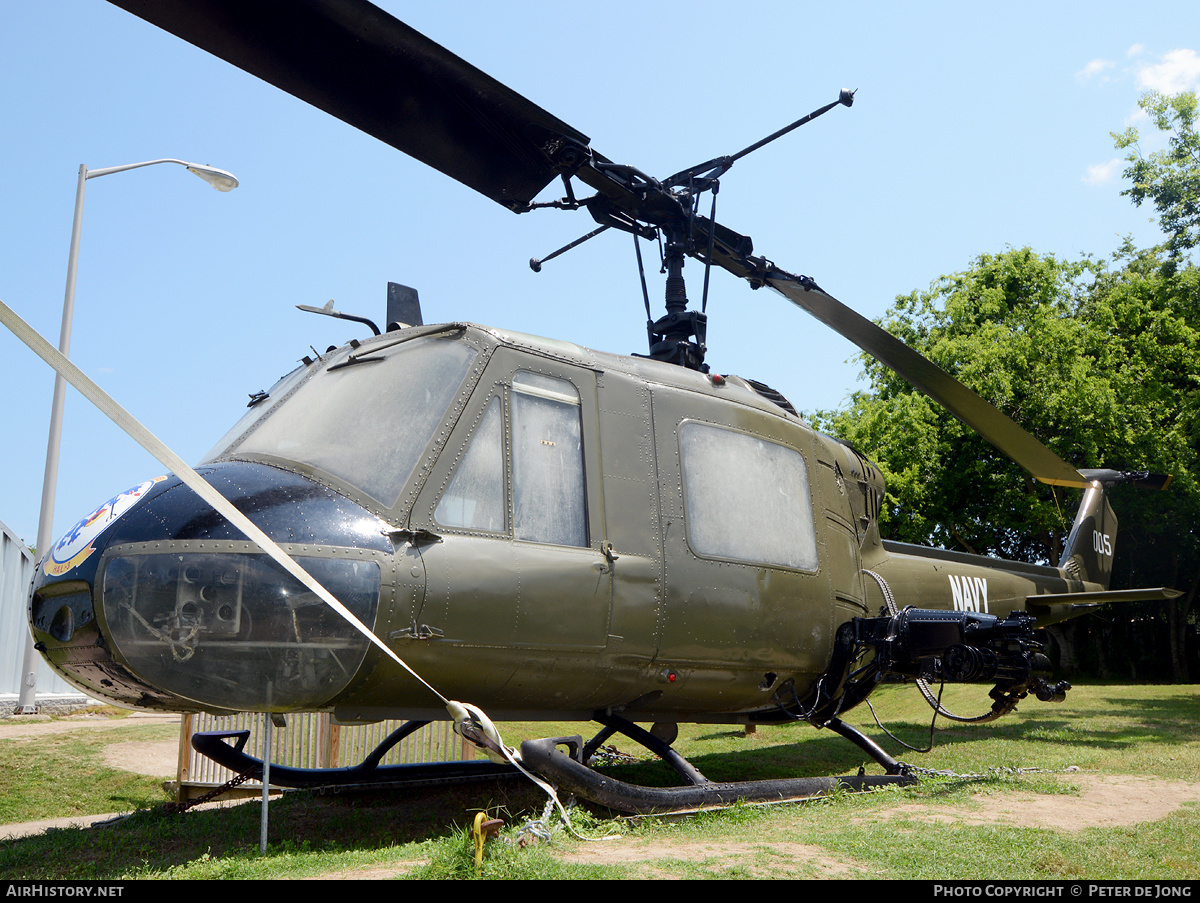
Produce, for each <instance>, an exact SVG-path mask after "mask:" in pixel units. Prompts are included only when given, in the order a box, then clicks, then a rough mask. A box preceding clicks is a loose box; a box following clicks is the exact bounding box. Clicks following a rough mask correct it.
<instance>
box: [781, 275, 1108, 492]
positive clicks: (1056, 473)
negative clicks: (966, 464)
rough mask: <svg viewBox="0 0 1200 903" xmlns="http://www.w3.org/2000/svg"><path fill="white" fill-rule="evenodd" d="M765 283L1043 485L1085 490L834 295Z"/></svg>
mask: <svg viewBox="0 0 1200 903" xmlns="http://www.w3.org/2000/svg"><path fill="white" fill-rule="evenodd" d="M765 281H766V283H767V284H768V285H770V286H771V287H772V288H774V289H775V290H776V291H778V292H779V293H780V294H782V295H783V296H784V297H785V298H787V299H788V300H789V301H791V302H792V303H793V304H795V305H796V306H797V307H800V308H803V309H804V310H806V311H808V312H809V313H810V314H812V315H813V316H814V317H816V318H817V319H818V320H820V321H821V322H822V323H824V324H825V325H827V326H829V327H830V328H832V329H833V330H834V332H836V333H838V334H839V335H842V336H844V337H845V338H847V339H849V340H850V341H851V342H853V343H854V344H855V345H857V346H858V347H859V348H861V349H862V350H863V351H865V352H867V353H868V354H870V355H871V356H872V357H874V358H876V359H877V360H879V361H880V362H882V363H884V364H886V365H887V366H888V367H890V368H892V370H894V371H896V373H898V374H899V375H900V376H902V377H903V378H904V379H906V380H907V381H908V382H909V383H911V384H912V385H913V386H915V387H916V388H918V389H920V390H921V391H922V392H924V393H925V394H926V395H928V396H929V397H930V398H932V399H933V400H934V401H936V402H937V403H938V404H940V405H941V406H942V407H944V408H945V409H946V410H947V411H949V412H950V413H951V414H953V415H954V416H955V417H957V418H958V419H959V420H961V421H962V422H963V423H964V424H966V425H967V426H969V427H970V428H971V429H973V430H974V431H975V432H977V433H979V435H981V436H983V438H984V439H986V440H987V441H988V442H990V443H992V445H994V446H995V447H996V448H998V449H999V450H1000V451H1002V452H1004V454H1006V455H1008V456H1009V457H1010V458H1012V459H1013V460H1014V461H1016V462H1017V463H1018V464H1020V465H1021V466H1022V467H1024V468H1025V469H1026V470H1028V471H1029V472H1030V473H1031V474H1033V476H1034V477H1035V478H1037V479H1038V480H1040V481H1041V482H1043V483H1049V484H1050V485H1052V486H1074V487H1078V488H1083V489H1086V488H1087V487H1088V486H1090V485H1091V484H1090V482H1089V481H1088V479H1087V477H1085V476H1084V475H1083V474H1081V473H1080V472H1079V471H1078V470H1076V469H1075V468H1074V467H1072V466H1071V465H1070V464H1068V463H1067V462H1066V461H1064V460H1063V459H1062V458H1060V457H1059V456H1058V455H1056V454H1055V453H1054V452H1052V451H1051V450H1050V449H1049V448H1047V447H1046V446H1045V445H1043V444H1042V443H1041V442H1040V441H1038V440H1037V439H1036V438H1034V437H1033V436H1031V435H1030V434H1029V433H1027V432H1026V431H1025V430H1024V429H1022V428H1021V427H1020V426H1018V425H1017V424H1016V423H1015V422H1014V421H1013V420H1012V419H1011V418H1010V417H1008V416H1007V415H1006V414H1004V413H1002V412H1001V411H999V410H998V409H997V408H996V407H995V406H994V405H992V404H990V403H988V402H987V401H984V399H982V398H980V397H979V396H978V395H977V394H976V393H975V392H973V391H971V390H970V389H968V388H967V387H966V386H964V385H963V384H962V383H961V382H959V381H958V380H957V379H955V378H954V377H953V376H951V375H950V374H949V373H947V372H946V371H945V370H943V369H942V368H941V367H939V366H938V365H937V364H935V363H933V361H931V360H929V359H928V358H926V357H924V356H923V355H921V354H919V353H918V352H916V351H913V350H912V349H911V348H909V347H908V346H907V345H905V344H904V343H903V342H901V341H900V340H899V339H897V338H896V337H895V336H893V335H892V334H891V333H889V332H887V331H886V330H884V329H881V328H880V327H879V326H877V325H875V324H874V323H872V322H871V321H870V320H868V319H867V318H866V317H864V316H862V315H861V314H858V313H855V312H854V311H853V310H851V309H850V308H849V307H847V306H846V305H845V304H843V303H842V302H841V301H838V300H837V299H836V298H834V297H833V296H832V295H827V294H826V293H825V292H823V291H822V290H821V289H819V288H817V287H816V286H815V285H810V287H805V285H804V284H802V283H801V282H800V281H799V280H798V279H797V278H796V277H794V276H791V275H790V274H784V273H782V271H779V270H775V271H774V273H772V274H768V275H767V276H766V279H765Z"/></svg>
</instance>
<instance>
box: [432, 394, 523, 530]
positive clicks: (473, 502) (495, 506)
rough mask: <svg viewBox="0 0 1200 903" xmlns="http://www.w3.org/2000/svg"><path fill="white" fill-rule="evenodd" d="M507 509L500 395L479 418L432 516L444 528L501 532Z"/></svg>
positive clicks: (504, 526)
mask: <svg viewBox="0 0 1200 903" xmlns="http://www.w3.org/2000/svg"><path fill="white" fill-rule="evenodd" d="M507 508H508V494H507V492H505V479H504V417H503V415H502V411H501V404H500V397H499V396H495V397H493V398H492V400H491V403H490V404H489V405H488V408H487V412H486V413H485V414H484V415H483V418H482V419H481V420H480V421H479V426H478V427H477V428H476V430H475V434H474V435H473V436H472V437H471V443H470V445H469V446H468V447H467V450H466V452H465V454H464V455H463V457H462V460H461V461H460V462H459V464H458V469H457V470H456V471H455V472H454V478H453V479H451V480H450V485H449V486H447V487H446V491H445V493H444V494H443V495H442V500H441V501H440V502H439V503H438V506H437V510H436V511H435V512H434V515H433V517H434V520H435V521H437V522H438V523H439V524H441V525H442V526H444V527H460V528H462V529H466V530H481V531H483V532H485V533H503V532H504V531H505V529H506V527H507V524H506V523H505V522H506V520H507V518H506V516H505V515H506V509H507Z"/></svg>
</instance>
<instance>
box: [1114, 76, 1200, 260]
mask: <svg viewBox="0 0 1200 903" xmlns="http://www.w3.org/2000/svg"><path fill="white" fill-rule="evenodd" d="M1138 105H1139V106H1140V107H1141V108H1142V109H1143V110H1145V111H1146V113H1147V114H1148V115H1149V116H1150V118H1151V120H1152V121H1153V122H1154V125H1155V127H1156V128H1158V129H1159V130H1160V131H1162V132H1166V133H1168V134H1169V135H1170V138H1169V139H1168V146H1167V148H1166V150H1162V151H1158V152H1156V153H1152V154H1150V155H1149V156H1143V155H1142V152H1141V149H1140V147H1139V146H1138V142H1139V135H1138V130H1137V129H1135V128H1129V129H1126V130H1125V131H1124V132H1113V133H1112V136H1113V139H1114V140H1115V141H1116V144H1117V148H1118V149H1120V150H1128V151H1129V154H1128V156H1126V158H1125V159H1126V161H1128V163H1129V167H1128V168H1127V169H1126V170H1125V178H1127V179H1129V181H1130V183H1131V184H1130V187H1129V188H1127V189H1126V190H1125V191H1123V192H1121V193H1122V194H1123V195H1126V196H1128V197H1129V198H1131V199H1132V200H1133V203H1134V204H1136V205H1138V206H1139V207H1140V206H1141V205H1142V202H1143V201H1146V200H1149V201H1151V202H1153V204H1154V207H1155V209H1156V210H1157V211H1158V216H1159V224H1160V225H1161V227H1162V230H1163V232H1165V233H1166V235H1167V240H1166V247H1167V250H1168V251H1169V253H1170V254H1171V256H1172V257H1173V258H1176V257H1179V256H1180V255H1181V254H1182V253H1183V252H1184V251H1187V250H1188V249H1190V248H1194V247H1195V246H1196V245H1197V244H1200V135H1198V134H1197V133H1196V114H1197V107H1198V102H1197V96H1196V93H1195V92H1184V93H1182V94H1175V95H1172V96H1167V95H1164V94H1159V93H1158V92H1157V91H1151V92H1149V93H1147V94H1145V95H1143V96H1142V98H1141V100H1140V101H1138Z"/></svg>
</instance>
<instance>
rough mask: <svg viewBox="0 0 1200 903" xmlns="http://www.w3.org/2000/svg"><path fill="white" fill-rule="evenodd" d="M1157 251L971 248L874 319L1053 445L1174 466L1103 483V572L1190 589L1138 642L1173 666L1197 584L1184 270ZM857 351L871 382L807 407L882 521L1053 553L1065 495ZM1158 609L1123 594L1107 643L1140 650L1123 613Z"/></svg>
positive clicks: (1034, 553) (1118, 464) (903, 531)
mask: <svg viewBox="0 0 1200 903" xmlns="http://www.w3.org/2000/svg"><path fill="white" fill-rule="evenodd" d="M1165 262H1166V258H1165V257H1164V256H1163V255H1162V253H1161V252H1159V251H1156V250H1153V251H1147V252H1137V251H1135V250H1133V249H1132V248H1130V247H1126V248H1123V249H1122V251H1121V252H1119V253H1118V254H1117V255H1116V256H1115V257H1114V259H1113V261H1112V263H1111V265H1105V264H1102V263H1100V262H1097V261H1093V260H1090V259H1086V258H1085V259H1083V260H1079V261H1073V262H1069V261H1061V260H1058V259H1057V258H1055V257H1053V256H1051V255H1038V254H1036V253H1034V252H1033V251H1031V250H1029V249H1028V248H1025V249H1021V250H1010V251H1007V252H1005V253H1003V254H998V255H990V254H985V255H982V256H981V257H979V258H977V259H976V260H975V261H974V262H973V265H972V267H971V268H970V269H968V270H967V271H965V272H962V273H956V274H954V275H951V276H945V277H942V278H941V279H939V280H938V281H937V282H935V283H934V284H933V285H932V286H931V288H930V290H929V291H927V292H914V293H912V294H910V295H906V296H902V297H900V298H898V299H897V301H896V304H895V306H894V307H893V308H892V309H891V310H890V311H889V312H888V314H887V315H886V317H885V319H884V321H883V322H882V325H883V326H884V327H885V328H887V329H888V330H889V331H891V332H892V333H893V334H895V335H896V336H897V337H899V338H901V339H902V340H904V341H905V342H906V343H908V344H909V345H910V346H911V347H913V348H914V349H916V350H917V351H919V352H921V353H922V354H924V355H925V356H926V357H928V358H930V359H931V360H933V361H934V362H935V363H937V364H938V365H939V366H941V367H942V368H943V369H945V370H947V371H948V372H950V373H952V374H954V375H955V376H957V377H958V378H959V379H960V380H961V381H962V382H964V383H965V384H967V385H968V386H970V387H971V388H972V389H974V390H975V391H976V392H978V393H979V394H980V395H982V396H983V397H984V398H986V399H988V400H989V401H990V402H992V403H993V404H994V405H996V406H997V407H998V408H1000V409H1001V410H1002V411H1004V412H1005V413H1006V414H1008V415H1009V416H1010V417H1012V418H1013V419H1014V420H1016V421H1017V422H1018V423H1020V424H1021V425H1022V426H1024V427H1025V428H1026V429H1028V430H1029V431H1030V432H1031V433H1033V434H1034V435H1035V436H1037V437H1038V438H1040V439H1041V440H1042V441H1043V442H1045V443H1046V444H1047V445H1049V446H1050V447H1051V448H1052V449H1053V450H1054V451H1055V452H1056V453H1057V454H1058V455H1059V456H1060V457H1062V458H1063V459H1064V460H1066V461H1069V462H1072V463H1074V464H1076V465H1077V466H1080V467H1099V466H1106V467H1115V468H1120V469H1126V470H1150V471H1156V472H1167V473H1171V474H1173V475H1174V476H1175V484H1174V485H1173V486H1172V487H1171V489H1170V490H1169V491H1168V492H1166V493H1149V492H1145V491H1138V490H1133V489H1129V490H1125V489H1118V490H1116V491H1114V493H1113V496H1114V498H1113V504H1114V508H1115V509H1116V511H1117V515H1118V518H1119V519H1120V526H1121V530H1120V532H1119V534H1118V538H1117V551H1118V559H1117V565H1116V568H1115V570H1114V576H1113V587H1114V588H1120V587H1123V586H1132V585H1139V586H1153V585H1172V586H1178V587H1179V588H1181V589H1185V590H1188V591H1189V593H1188V595H1187V596H1185V597H1184V599H1182V600H1180V601H1179V602H1177V603H1174V604H1173V605H1172V606H1171V607H1170V608H1169V611H1168V614H1169V615H1170V617H1169V622H1170V634H1169V637H1164V639H1163V641H1162V642H1163V648H1161V649H1159V650H1158V651H1157V652H1154V651H1150V652H1147V653H1145V654H1144V655H1143V658H1145V659H1148V660H1150V661H1153V659H1154V658H1155V655H1157V656H1158V658H1159V660H1168V658H1169V660H1170V662H1171V663H1172V673H1174V675H1175V676H1176V677H1177V678H1182V677H1184V676H1185V675H1186V673H1187V664H1186V655H1185V644H1186V636H1187V629H1188V628H1187V624H1188V616H1189V612H1191V611H1193V610H1194V608H1193V605H1194V602H1193V600H1194V599H1195V595H1196V591H1197V585H1198V582H1200V537H1198V535H1197V527H1196V525H1197V524H1200V486H1198V478H1200V471H1198V469H1197V455H1198V452H1200V410H1198V408H1200V402H1198V398H1200V393H1198V392H1197V389H1198V388H1200V387H1198V386H1197V375H1196V374H1198V373H1200V319H1198V317H1197V315H1196V311H1197V309H1198V307H1197V305H1196V303H1195V301H1196V298H1197V297H1198V296H1197V291H1198V290H1200V277H1198V272H1197V270H1196V269H1195V268H1194V267H1184V268H1182V269H1179V268H1177V267H1165V266H1164V263H1165ZM863 363H864V368H865V370H866V374H867V376H868V378H869V380H870V383H871V388H870V390H869V391H866V392H861V393H858V394H857V395H855V396H854V397H853V398H852V400H851V403H850V405H849V406H848V407H847V408H845V409H843V410H841V411H837V412H833V413H824V414H819V415H817V417H816V419H817V422H818V425H819V426H820V427H821V428H824V429H827V430H828V431H830V432H832V433H833V434H834V435H837V436H839V437H841V438H844V439H846V440H848V441H850V442H851V443H852V444H854V445H855V446H856V447H858V448H859V449H860V450H862V451H863V452H864V453H865V454H867V455H868V456H869V457H871V458H872V459H873V460H875V462H876V463H877V464H879V466H880V467H881V468H882V469H883V471H884V474H885V476H886V477H887V480H888V490H887V497H886V501H885V505H884V508H883V511H882V513H881V517H880V520H881V524H880V526H881V531H882V532H883V534H884V536H885V537H887V538H890V539H897V540H902V541H907V542H918V543H924V544H931V545H936V546H941V547H943V548H951V549H961V550H964V551H969V552H974V553H979V554H994V555H999V556H1001V557H1004V558H1012V559H1017V560H1024V561H1032V562H1049V563H1056V562H1057V561H1058V557H1059V555H1060V553H1061V548H1062V543H1063V540H1064V538H1065V534H1066V531H1067V530H1068V529H1069V527H1070V521H1071V515H1072V514H1073V509H1074V507H1075V502H1076V500H1077V498H1078V495H1077V493H1070V492H1067V493H1064V492H1063V491H1062V490H1057V491H1056V490H1054V489H1052V488H1050V487H1047V486H1044V485H1042V484H1040V483H1037V482H1035V481H1034V480H1033V479H1032V478H1031V477H1030V476H1029V475H1028V474H1027V473H1025V471H1023V470H1021V469H1020V468H1019V467H1017V465H1015V464H1014V463H1013V462H1011V461H1010V460H1008V459H1007V458H1006V457H1004V456H1003V455H1002V454H1000V453H999V452H997V451H995V450H994V449H993V448H992V447H991V446H990V445H988V444H987V443H986V442H985V441H984V440H983V439H981V438H980V437H978V436H977V435H975V434H974V433H973V432H972V431H971V430H969V429H968V428H967V427H965V426H963V425H962V424H960V423H959V422H958V421H957V420H955V419H954V418H953V417H951V416H950V415H949V414H947V413H946V412H945V411H943V410H941V409H940V408H938V406H937V405H935V404H934V403H933V402H932V401H929V400H928V399H926V398H925V397H924V396H923V395H920V394H919V393H918V392H916V390H914V389H912V388H911V387H910V386H909V385H908V384H907V383H906V382H904V381H903V380H901V379H900V378H899V377H897V376H896V375H895V374H893V373H892V372H891V371H890V370H887V369H886V368H884V367H883V366H882V365H880V364H879V363H878V362H876V361H874V360H871V359H865V360H864V362H863ZM1161 611H1162V606H1158V607H1157V608H1153V607H1146V608H1145V609H1144V610H1132V611H1130V610H1127V611H1126V614H1132V615H1133V616H1134V618H1133V619H1132V620H1129V622H1128V623H1123V624H1120V625H1118V624H1117V622H1114V623H1113V624H1112V625H1110V626H1109V627H1107V628H1105V629H1107V630H1109V631H1110V633H1111V631H1112V630H1117V631H1118V632H1121V635H1120V636H1118V637H1115V638H1114V637H1109V642H1108V643H1107V645H1108V646H1110V647H1113V648H1125V647H1131V646H1132V645H1135V640H1136V644H1140V646H1141V647H1142V648H1147V643H1148V642H1149V639H1147V638H1146V637H1142V638H1135V637H1133V636H1132V631H1133V627H1131V626H1130V625H1131V624H1135V623H1136V624H1140V625H1141V626H1140V627H1138V628H1137V629H1138V630H1141V631H1142V633H1146V632H1147V630H1148V628H1147V627H1146V624H1147V623H1150V622H1153V621H1154V619H1155V618H1158V616H1159V613H1160V612H1161ZM1138 618H1141V619H1142V620H1138ZM1145 619H1149V621H1146V622H1145V623H1143V622H1144V621H1145ZM1160 620H1161V619H1160ZM1163 623H1166V622H1165V621H1164V622H1163ZM1122 631H1123V632H1122ZM1151 632H1152V631H1151ZM1167 644H1169V646H1170V650H1169V654H1168V649H1167V648H1165V647H1166V645H1167ZM1105 645H1106V644H1097V648H1098V649H1100V650H1104V649H1105Z"/></svg>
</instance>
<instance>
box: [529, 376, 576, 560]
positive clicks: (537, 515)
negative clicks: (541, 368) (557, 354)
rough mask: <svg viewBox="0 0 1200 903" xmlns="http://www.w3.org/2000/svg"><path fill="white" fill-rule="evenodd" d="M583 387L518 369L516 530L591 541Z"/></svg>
mask: <svg viewBox="0 0 1200 903" xmlns="http://www.w3.org/2000/svg"><path fill="white" fill-rule="evenodd" d="M580 410H581V409H580V404H579V391H578V390H577V389H576V388H575V386H573V385H572V384H571V383H569V382H567V381H566V380H563V379H555V378H553V377H549V376H544V375H542V374H539V373H532V372H530V371H528V370H518V371H517V372H516V373H515V374H514V375H513V386H512V456H513V536H514V537H515V538H516V539H522V540H526V541H528V542H544V543H553V544H555V545H563V546H586V545H587V544H588V532H587V505H586V501H585V498H584V482H583V428H582V421H581V417H580Z"/></svg>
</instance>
